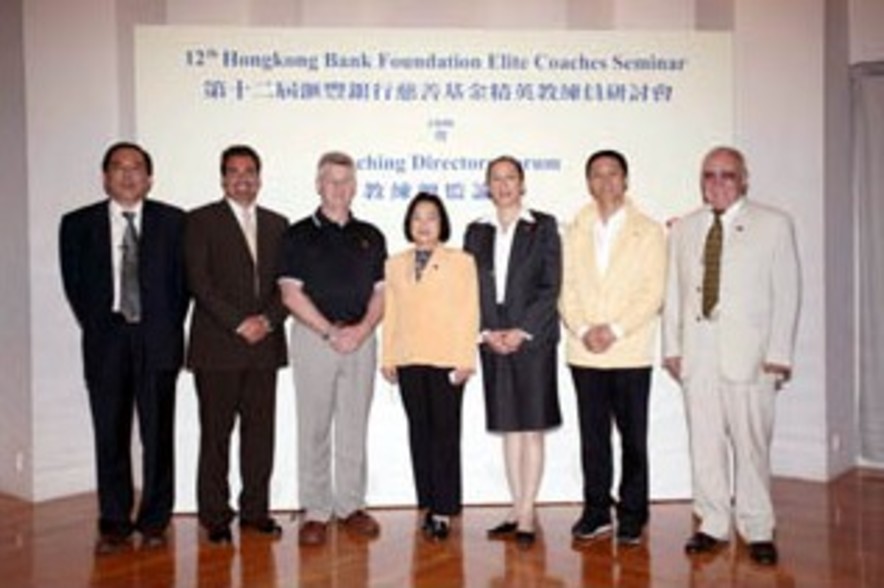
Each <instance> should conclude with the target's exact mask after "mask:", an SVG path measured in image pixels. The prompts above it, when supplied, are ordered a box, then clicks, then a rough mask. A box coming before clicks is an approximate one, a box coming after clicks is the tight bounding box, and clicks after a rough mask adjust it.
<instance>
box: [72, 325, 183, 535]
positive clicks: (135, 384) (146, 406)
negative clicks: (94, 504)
mask: <svg viewBox="0 0 884 588" xmlns="http://www.w3.org/2000/svg"><path fill="white" fill-rule="evenodd" d="M103 341H104V345H103V353H102V358H103V361H102V363H101V365H100V366H92V368H93V369H87V373H88V374H89V376H88V377H87V382H86V383H87V387H88V389H89V407H90V412H91V414H92V429H93V434H94V438H95V461H96V470H97V474H98V508H99V521H98V527H99V530H100V532H102V533H116V534H128V533H130V532H132V530H133V528H137V529H139V530H142V531H156V530H162V529H164V528H165V527H166V526H167V525H168V523H169V519H170V517H171V514H172V506H173V504H174V501H175V462H174V436H175V381H176V380H177V378H178V370H162V371H156V370H150V369H147V368H146V366H145V361H144V339H143V333H142V327H140V326H138V325H130V324H126V323H125V322H124V321H123V320H119V321H116V322H114V323H113V324H112V325H111V327H110V330H109V331H108V332H107V333H106V334H105V336H104V337H103ZM136 412H137V415H138V428H139V431H140V436H141V448H142V482H143V488H142V494H141V502H140V504H139V507H138V513H137V515H136V517H135V521H134V524H133V522H132V511H133V506H134V502H135V499H134V496H135V492H134V486H133V481H132V459H131V447H132V423H133V418H134V413H136Z"/></svg>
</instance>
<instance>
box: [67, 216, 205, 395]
mask: <svg viewBox="0 0 884 588" xmlns="http://www.w3.org/2000/svg"><path fill="white" fill-rule="evenodd" d="M108 206H109V203H108V200H102V201H100V202H96V203H94V204H91V205H89V206H85V207H83V208H80V209H77V210H75V211H73V212H69V213H67V214H66V215H64V217H62V220H61V230H60V237H59V250H60V257H61V275H62V280H63V282H64V291H65V295H66V296H67V299H68V302H69V303H70V305H71V308H72V309H73V311H74V314H75V315H76V317H77V322H79V324H80V328H81V330H82V334H83V339H82V346H83V362H84V365H85V369H86V377H87V379H89V378H90V376H91V375H94V374H96V370H97V369H98V368H99V367H100V366H101V363H102V362H103V361H104V355H105V354H104V352H103V350H104V349H105V348H106V342H107V335H108V333H109V331H110V329H111V326H112V321H113V320H114V317H113V297H114V293H113V288H114V286H113V276H112V275H111V272H112V271H113V270H112V267H113V263H112V261H111V243H110V238H111V227H110V216H109V211H108ZM183 234H184V211H182V210H181V209H179V208H176V207H174V206H170V205H168V204H163V203H161V202H156V201H153V200H145V201H144V204H143V207H142V217H141V233H140V238H139V256H138V263H139V267H138V272H139V276H140V278H141V280H140V281H141V306H142V308H141V328H142V332H143V337H144V352H145V356H144V357H145V366H146V368H147V369H149V370H177V369H179V368H180V367H181V364H182V359H183V355H184V329H183V324H184V316H185V314H186V313H187V305H188V301H189V297H188V294H187V287H186V283H185V277H184V262H183V243H182V241H183Z"/></svg>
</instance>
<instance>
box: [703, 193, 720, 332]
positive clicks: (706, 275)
mask: <svg viewBox="0 0 884 588" xmlns="http://www.w3.org/2000/svg"><path fill="white" fill-rule="evenodd" d="M713 213H714V214H715V219H714V220H713V221H712V226H711V227H709V232H708V233H706V246H705V248H704V249H703V316H704V317H706V318H709V316H710V315H711V314H712V311H713V309H715V305H716V304H718V286H719V283H720V282H721V245H722V242H723V241H724V228H723V227H722V225H721V211H718V210H715V211H713Z"/></svg>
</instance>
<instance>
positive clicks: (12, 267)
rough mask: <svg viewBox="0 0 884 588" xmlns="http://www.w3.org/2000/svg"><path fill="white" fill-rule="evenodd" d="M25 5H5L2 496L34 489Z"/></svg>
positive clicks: (1, 51)
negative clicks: (32, 465) (25, 87)
mask: <svg viewBox="0 0 884 588" xmlns="http://www.w3.org/2000/svg"><path fill="white" fill-rule="evenodd" d="M22 54H23V48H22V10H21V2H18V1H16V2H2V3H0V79H2V80H3V83H2V84H0V145H2V146H3V156H2V157H0V178H3V190H2V193H0V198H2V206H3V214H0V235H2V247H0V276H2V280H0V304H2V308H3V310H2V312H0V349H2V350H3V353H0V374H2V379H0V391H2V394H0V397H2V398H3V408H2V409H0V491H5V492H9V493H11V494H15V495H17V496H30V495H31V492H32V489H33V478H32V468H31V463H32V461H31V457H32V454H31V448H32V447H31V445H32V444H31V439H32V438H33V435H32V423H33V418H32V414H31V393H30V376H31V373H30V348H31V347H30V341H29V339H30V331H29V318H30V317H29V312H30V293H31V288H30V280H29V272H28V267H29V265H28V230H27V218H28V181H27V169H26V165H25V161H26V157H25V155H26V154H25V148H26V145H27V137H26V130H25V123H24V118H25V94H24V74H25V69H24V60H23V58H22Z"/></svg>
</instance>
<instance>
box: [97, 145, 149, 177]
mask: <svg viewBox="0 0 884 588" xmlns="http://www.w3.org/2000/svg"><path fill="white" fill-rule="evenodd" d="M121 149H131V150H133V151H137V152H138V153H140V154H141V158H142V159H143V160H144V169H145V171H146V172H147V175H148V176H153V159H151V157H150V153H148V152H147V150H146V149H145V148H144V147H142V146H141V145H139V144H137V143H132V142H130V141H117V142H116V143H114V144H113V145H111V146H110V147H108V148H107V150H106V151H105V152H104V157H103V158H102V159H101V171H103V172H104V173H107V172H109V171H110V165H111V159H113V157H114V154H115V153H116V152H117V151H120V150H121Z"/></svg>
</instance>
